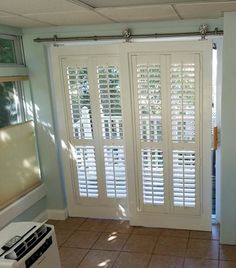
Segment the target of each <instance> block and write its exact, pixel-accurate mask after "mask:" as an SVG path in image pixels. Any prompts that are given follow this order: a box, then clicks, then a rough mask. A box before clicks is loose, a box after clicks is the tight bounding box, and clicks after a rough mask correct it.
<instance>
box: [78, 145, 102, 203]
mask: <svg viewBox="0 0 236 268" xmlns="http://www.w3.org/2000/svg"><path fill="white" fill-rule="evenodd" d="M75 149H76V156H77V160H76V162H77V172H78V183H79V193H80V196H81V197H92V198H94V197H98V183H97V170H96V159H95V149H94V147H93V146H76V147H75Z"/></svg>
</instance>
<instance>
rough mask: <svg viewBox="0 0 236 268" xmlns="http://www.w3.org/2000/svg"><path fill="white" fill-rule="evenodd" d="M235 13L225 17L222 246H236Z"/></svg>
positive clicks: (222, 116) (222, 118)
mask: <svg viewBox="0 0 236 268" xmlns="http://www.w3.org/2000/svg"><path fill="white" fill-rule="evenodd" d="M235 25H236V12H231V13H226V14H225V16H224V48H223V83H222V114H221V120H222V132H221V152H222V154H221V243H226V244H236V141H235V138H236V28H235Z"/></svg>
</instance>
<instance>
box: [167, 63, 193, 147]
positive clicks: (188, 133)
mask: <svg viewBox="0 0 236 268" xmlns="http://www.w3.org/2000/svg"><path fill="white" fill-rule="evenodd" d="M170 84H171V124H172V140H173V141H174V142H178V141H180V142H182V141H186V142H194V140H195V67H194V63H180V64H172V65H171V68H170Z"/></svg>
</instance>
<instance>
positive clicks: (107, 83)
mask: <svg viewBox="0 0 236 268" xmlns="http://www.w3.org/2000/svg"><path fill="white" fill-rule="evenodd" d="M116 61H117V59H116V58H113V59H112V58H110V59H106V60H104V64H101V63H102V60H101V59H99V63H100V64H98V65H97V87H98V93H99V102H100V118H101V132H102V137H103V152H104V166H105V177H106V195H107V198H116V199H117V198H126V196H127V187H126V171H125V155H124V141H123V136H124V135H123V119H122V108H121V88H120V74H119V72H120V70H119V66H118V63H117V62H116Z"/></svg>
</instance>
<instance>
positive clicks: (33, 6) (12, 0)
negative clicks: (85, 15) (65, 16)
mask: <svg viewBox="0 0 236 268" xmlns="http://www.w3.org/2000/svg"><path fill="white" fill-rule="evenodd" d="M79 10H80V11H83V10H84V8H83V7H80V6H78V5H75V4H73V3H71V2H68V1H66V0H0V11H7V12H11V13H15V14H20V15H24V14H33V13H44V12H60V11H79Z"/></svg>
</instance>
